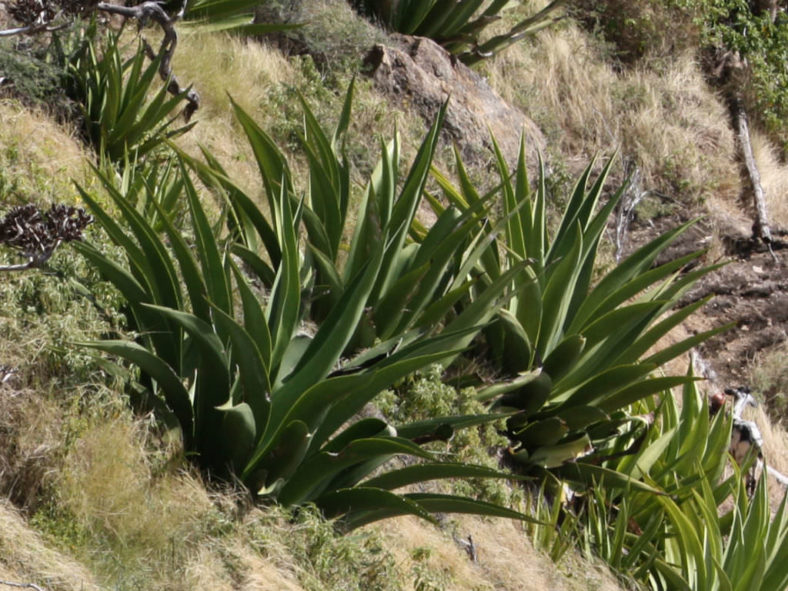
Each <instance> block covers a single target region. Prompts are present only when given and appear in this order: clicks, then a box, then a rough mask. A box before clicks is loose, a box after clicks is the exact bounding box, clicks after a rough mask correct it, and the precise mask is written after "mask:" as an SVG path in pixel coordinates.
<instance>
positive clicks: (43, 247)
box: [0, 203, 93, 270]
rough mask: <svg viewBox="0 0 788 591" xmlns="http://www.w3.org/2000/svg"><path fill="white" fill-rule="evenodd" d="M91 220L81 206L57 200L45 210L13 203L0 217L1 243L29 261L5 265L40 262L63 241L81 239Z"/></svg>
mask: <svg viewBox="0 0 788 591" xmlns="http://www.w3.org/2000/svg"><path fill="white" fill-rule="evenodd" d="M92 221H93V217H92V216H90V215H88V214H87V213H86V212H85V210H84V209H82V208H76V207H71V206H68V205H63V204H60V203H58V204H53V205H52V207H51V208H50V209H49V211H47V212H42V211H41V210H39V209H38V208H37V207H36V206H35V205H32V204H27V205H22V206H20V207H14V208H13V209H12V210H11V211H9V212H8V214H6V216H5V217H4V218H3V219H2V221H0V244H2V245H4V246H7V247H9V248H13V249H14V250H16V251H18V252H19V253H20V254H21V255H22V256H23V257H25V258H27V260H28V262H27V263H26V264H25V265H18V266H14V267H6V269H7V270H16V269H22V268H29V267H37V266H40V265H42V264H43V263H45V262H46V261H47V260H48V259H49V257H51V256H52V253H53V252H54V250H55V249H56V248H57V247H58V246H59V245H60V244H61V243H62V242H70V241H72V240H80V239H81V238H82V231H83V230H84V229H85V228H86V227H87V226H88V224H90V223H91V222H92Z"/></svg>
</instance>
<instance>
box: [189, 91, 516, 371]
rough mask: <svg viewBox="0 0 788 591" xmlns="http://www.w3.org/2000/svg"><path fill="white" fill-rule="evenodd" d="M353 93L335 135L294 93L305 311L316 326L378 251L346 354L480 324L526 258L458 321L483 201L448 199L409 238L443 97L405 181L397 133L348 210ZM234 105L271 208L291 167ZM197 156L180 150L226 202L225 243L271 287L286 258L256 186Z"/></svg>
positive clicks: (476, 251)
mask: <svg viewBox="0 0 788 591" xmlns="http://www.w3.org/2000/svg"><path fill="white" fill-rule="evenodd" d="M352 96H353V86H352V84H351V86H350V88H349V89H348V93H347V96H346V99H345V104H344V107H343V109H342V113H341V115H340V117H339V122H338V124H337V127H336V129H335V130H334V131H333V133H332V134H328V133H326V132H325V131H324V130H323V129H322V128H321V126H320V125H319V123H318V122H317V120H316V119H315V117H314V115H313V113H312V112H311V110H310V109H309V106H308V105H307V104H306V102H303V101H302V103H303V109H304V121H305V129H304V134H303V135H302V138H301V140H302V146H303V149H304V152H305V153H306V155H307V160H308V162H309V188H308V191H307V194H306V196H305V198H304V199H303V201H298V202H297V201H295V200H292V206H293V207H298V208H299V212H300V216H301V219H302V221H303V224H304V227H305V230H306V242H307V244H306V247H307V248H306V253H305V259H304V269H305V271H304V272H302V273H301V275H300V280H301V283H300V284H299V286H298V289H299V290H300V293H301V299H302V302H303V308H304V313H305V316H306V317H307V318H308V319H309V320H310V321H312V322H315V323H322V322H324V321H325V320H326V319H327V314H328V313H329V311H330V310H332V309H333V308H334V307H335V306H336V305H337V304H338V302H339V301H340V300H341V299H342V298H343V297H344V296H345V293H346V292H347V291H348V289H350V288H351V287H352V285H353V281H354V278H355V277H356V276H357V275H358V274H359V273H360V272H362V271H363V269H364V268H365V267H366V266H368V264H369V261H370V260H373V259H374V257H375V256H376V254H375V253H376V252H377V250H378V249H380V248H383V253H382V255H381V256H382V261H381V269H380V272H379V274H378V277H377V278H376V280H375V283H374V285H373V286H372V288H371V290H370V293H369V296H368V297H367V300H366V308H365V311H364V314H363V315H362V316H360V317H359V318H358V320H357V324H356V325H355V326H354V327H353V338H352V339H351V341H350V342H349V343H348V348H347V350H346V351H345V354H346V355H351V354H352V353H353V352H354V351H357V350H359V349H362V348H367V347H371V346H373V345H374V343H376V342H380V341H383V342H387V341H390V340H391V339H395V338H396V341H397V342H398V343H399V346H403V345H405V344H408V343H411V342H413V341H414V340H415V339H417V338H421V336H422V335H423V334H425V332H426V333H429V332H430V331H431V330H433V329H434V328H435V327H438V326H443V325H445V326H446V329H448V330H460V329H465V328H469V327H470V326H471V325H472V324H483V323H485V322H486V321H487V320H489V319H490V318H492V316H493V315H494V310H495V306H494V302H495V301H496V299H497V298H499V297H500V295H501V293H502V291H503V290H504V287H505V286H507V285H508V284H509V282H510V280H511V279H512V278H513V277H514V276H516V275H517V274H519V273H521V272H522V271H523V268H524V266H525V263H521V264H515V265H512V268H511V269H508V270H507V271H506V272H505V273H503V274H501V276H500V277H498V278H497V279H496V280H495V281H493V282H490V283H489V284H488V285H487V286H485V289H478V290H477V295H476V297H475V299H474V301H473V303H471V304H470V305H468V306H466V307H465V308H464V311H463V314H462V317H461V318H460V317H459V316H457V314H456V312H455V304H457V302H458V301H459V300H460V299H461V298H463V297H464V296H465V295H466V294H467V293H468V291H469V289H470V287H471V285H472V283H473V279H471V278H469V274H468V270H469V269H471V268H472V267H473V266H474V265H475V264H476V261H477V260H478V257H479V256H481V254H482V252H484V248H481V247H479V246H478V243H479V241H480V239H481V237H482V235H481V231H482V229H486V226H484V224H483V222H482V219H483V216H484V215H485V209H484V207H483V205H484V204H483V203H480V204H479V205H478V206H477V207H470V208H466V210H465V211H462V212H461V211H460V210H459V209H458V208H456V207H449V208H446V209H445V210H444V211H442V212H441V215H440V216H439V219H438V221H437V222H436V223H435V224H434V225H433V226H432V227H431V228H430V229H429V230H427V231H424V232H423V233H422V235H421V239H420V240H418V241H414V240H411V238H410V234H411V230H412V229H413V228H414V225H416V214H417V212H418V209H419V204H420V203H421V201H422V197H423V194H424V186H425V183H426V182H427V179H428V176H429V171H430V165H431V163H432V160H433V156H434V153H435V149H436V146H437V142H438V132H439V129H440V126H441V124H442V121H443V118H444V115H445V105H444V107H443V108H441V109H440V111H439V112H438V114H437V116H436V119H435V122H434V124H433V125H432V127H431V128H430V130H429V132H428V133H427V136H426V137H425V140H424V142H423V143H422V145H421V148H420V149H419V152H418V153H417V155H416V157H415V158H414V161H413V164H412V166H411V167H410V169H409V171H408V172H407V175H404V176H405V178H404V181H403V182H400V177H401V172H400V142H399V137H398V136H395V138H394V139H393V140H392V141H391V142H389V143H388V144H381V158H380V161H379V163H378V166H377V167H376V169H375V171H374V172H373V175H372V179H371V182H370V183H369V185H368V186H367V189H366V191H365V194H364V197H363V199H362V202H361V204H360V206H359V208H358V211H357V212H349V203H350V201H351V195H350V176H349V165H348V163H347V158H346V157H345V155H344V150H343V148H342V140H341V138H342V137H344V133H345V131H346V128H347V125H348V122H349V120H350V115H351V105H352ZM234 108H235V111H236V115H237V117H238V120H239V121H240V123H241V125H242V127H243V129H244V131H245V132H246V134H247V137H248V139H249V143H250V145H251V147H252V150H253V152H254V154H255V156H256V158H257V162H258V165H259V169H260V175H261V179H262V184H263V186H264V188H265V193H266V197H267V201H268V205H269V208H270V209H271V210H274V209H275V208H276V207H277V199H278V195H279V194H280V193H281V192H282V191H286V192H287V193H288V194H292V193H293V183H292V176H293V175H292V173H291V171H290V168H289V165H288V163H287V159H286V158H285V157H284V155H283V154H282V153H281V151H279V150H278V148H277V147H276V145H275V143H274V142H273V140H272V139H271V138H270V137H269V136H268V135H267V134H266V133H265V132H264V131H263V130H262V129H260V127H259V126H257V125H256V124H255V123H254V121H253V120H252V118H251V117H249V116H248V115H247V114H246V113H245V112H244V111H243V110H242V109H241V108H240V107H238V106H237V105H235V106H234ZM205 156H206V162H207V164H204V163H200V162H199V161H197V160H195V159H192V158H188V157H186V156H184V158H185V159H186V160H187V162H188V163H189V164H190V166H192V167H193V169H194V170H195V171H196V172H197V174H199V176H200V178H201V179H202V180H203V181H204V182H205V183H206V184H207V185H209V186H213V187H214V188H216V189H217V190H219V192H220V194H221V195H222V196H223V198H224V199H226V200H227V202H228V203H229V204H230V215H229V220H230V227H231V229H232V231H233V232H234V233H235V235H236V237H237V238H236V241H235V243H234V244H233V245H232V246H231V249H232V252H233V254H235V255H236V256H238V257H240V258H241V259H243V260H244V262H245V263H246V264H247V265H248V267H249V268H250V269H254V272H255V273H256V275H257V278H258V280H259V281H260V282H261V283H262V284H263V285H264V286H266V287H267V288H269V289H270V288H272V287H273V282H274V279H275V272H274V268H275V267H276V266H277V265H278V264H279V263H280V261H281V257H282V252H281V248H280V246H279V245H280V242H281V236H280V234H281V228H277V227H274V226H272V225H271V224H269V223H268V222H267V220H266V219H265V218H264V217H263V216H262V215H260V213H259V211H258V210H257V209H256V206H255V205H254V199H253V197H252V195H251V194H250V193H248V192H247V191H245V190H244V189H242V188H241V187H239V186H238V185H237V184H235V183H234V182H233V181H232V180H231V179H230V178H229V176H228V175H227V173H226V172H225V171H224V169H223V168H222V166H221V164H220V163H219V162H217V160H216V159H215V158H213V157H212V156H211V155H210V154H208V153H205ZM400 185H401V188H398V187H400ZM349 214H353V215H349ZM485 235H486V234H485ZM293 289H294V290H295V289H296V288H295V285H294V287H293ZM470 336H471V335H469V336H468V338H467V339H465V340H464V341H463V342H464V343H465V345H467V344H468V343H470V340H471V338H470Z"/></svg>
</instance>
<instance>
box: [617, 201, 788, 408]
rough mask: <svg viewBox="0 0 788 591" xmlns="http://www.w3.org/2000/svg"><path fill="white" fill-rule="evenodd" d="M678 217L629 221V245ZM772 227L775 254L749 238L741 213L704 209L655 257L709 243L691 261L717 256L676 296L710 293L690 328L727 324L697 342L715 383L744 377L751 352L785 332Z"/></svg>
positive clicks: (787, 284)
mask: <svg viewBox="0 0 788 591" xmlns="http://www.w3.org/2000/svg"><path fill="white" fill-rule="evenodd" d="M683 217H684V216H683V215H671V216H664V217H661V218H658V219H652V220H650V221H649V222H648V224H639V225H638V226H637V227H635V228H633V229H632V232H631V240H632V243H631V246H630V250H632V249H634V248H635V247H636V246H638V245H640V244H644V243H645V242H646V241H647V240H650V239H652V238H654V237H655V236H657V235H659V234H662V233H664V232H666V231H668V230H670V229H671V228H674V227H676V225H678V224H680V223H683V222H684V221H686V220H685V219H682V218H683ZM773 233H774V238H775V241H774V243H773V245H772V249H773V252H774V255H772V253H770V252H769V250H768V249H767V248H766V246H765V245H764V244H763V243H761V242H759V241H755V240H753V239H752V238H751V236H750V235H749V228H748V227H747V224H746V218H744V219H739V216H736V215H733V216H731V213H730V212H725V211H716V212H711V213H710V214H707V217H706V218H704V219H703V220H701V221H699V222H698V223H696V225H695V226H693V227H692V228H690V229H689V230H688V231H687V232H685V233H684V234H683V235H682V236H681V237H680V238H679V239H678V240H677V241H676V242H675V243H674V244H673V245H672V246H671V247H670V248H669V249H668V250H667V251H666V252H665V253H663V255H662V257H661V258H662V259H663V260H669V259H673V258H676V257H678V256H682V255H684V254H687V253H689V252H692V251H695V250H698V249H708V252H707V254H706V255H705V256H704V257H702V258H701V259H700V260H699V261H698V264H704V265H708V264H714V263H723V264H724V266H722V267H721V268H720V269H717V270H716V271H714V272H712V273H710V274H709V275H707V276H705V277H703V278H702V279H701V280H700V281H699V282H698V284H697V285H696V286H695V287H694V288H693V289H692V290H690V291H688V292H687V294H685V296H684V297H683V298H682V301H681V304H682V305H684V304H688V303H690V302H693V301H697V300H698V299H701V298H704V297H706V296H708V295H712V296H713V298H712V300H711V301H710V302H709V304H708V305H706V306H705V307H704V308H702V309H701V310H699V311H698V312H697V313H695V314H694V315H693V316H692V317H690V318H689V319H688V320H687V322H686V323H685V325H684V328H685V329H686V330H687V331H688V332H689V333H690V334H693V333H700V332H703V331H706V330H709V329H711V328H714V327H717V326H721V325H724V324H731V325H732V327H731V328H730V329H729V330H727V331H725V332H723V333H721V334H719V335H717V336H715V337H713V338H711V339H709V340H708V341H706V342H705V343H704V344H703V345H701V346H700V347H698V352H699V353H700V355H701V357H702V358H703V359H704V360H705V361H706V362H707V364H708V365H709V367H710V368H711V369H712V371H713V375H712V387H714V388H725V387H729V386H737V385H744V384H747V385H749V382H750V380H751V377H750V371H751V367H752V362H753V360H755V359H756V358H759V357H760V356H761V355H763V354H766V353H768V352H770V351H773V350H776V349H777V348H779V347H780V346H781V345H782V344H783V343H784V342H785V341H786V340H788V232H785V231H781V230H779V229H778V230H776V231H774V230H773ZM775 257H776V261H775ZM786 363H788V359H786ZM759 394H760V393H759Z"/></svg>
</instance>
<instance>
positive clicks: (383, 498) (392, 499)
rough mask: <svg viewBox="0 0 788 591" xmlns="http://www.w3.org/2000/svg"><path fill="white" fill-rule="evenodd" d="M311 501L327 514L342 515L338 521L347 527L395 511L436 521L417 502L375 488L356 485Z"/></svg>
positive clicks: (385, 515) (373, 519) (390, 514)
mask: <svg viewBox="0 0 788 591" xmlns="http://www.w3.org/2000/svg"><path fill="white" fill-rule="evenodd" d="M315 504H316V505H317V507H318V508H320V509H321V510H322V511H323V513H324V514H325V516H326V517H328V518H333V517H339V516H344V517H343V519H342V525H343V526H344V528H345V529H347V530H353V529H356V528H358V527H361V526H362V525H367V524H368V523H372V522H374V521H378V520H380V519H387V518H389V517H396V516H398V515H415V516H417V517H421V518H422V519H426V520H427V521H429V522H431V523H437V521H436V520H435V518H434V517H432V515H430V513H429V511H427V510H425V509H424V508H422V507H421V506H420V505H419V504H418V503H416V502H414V501H411V500H409V499H407V498H404V497H401V496H400V495H396V494H394V493H392V492H389V491H387V490H382V489H378V488H367V487H360V486H357V487H353V488H346V489H340V490H336V491H332V492H330V493H327V494H325V495H323V496H321V497H320V498H318V499H317V500H316V501H315Z"/></svg>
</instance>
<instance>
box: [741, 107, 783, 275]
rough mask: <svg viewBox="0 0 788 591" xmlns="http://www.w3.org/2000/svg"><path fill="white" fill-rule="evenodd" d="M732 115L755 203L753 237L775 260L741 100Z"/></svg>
mask: <svg viewBox="0 0 788 591" xmlns="http://www.w3.org/2000/svg"><path fill="white" fill-rule="evenodd" d="M732 114H733V119H734V124H735V127H736V137H737V139H738V141H739V148H740V150H741V155H742V159H743V160H744V166H745V168H746V170H747V177H748V179H749V182H750V188H751V189H752V193H753V199H754V202H755V223H754V224H753V228H752V229H753V235H754V237H755V238H759V239H761V240H762V241H763V242H764V243H765V244H766V245H767V246H768V247H769V252H771V253H772V257H773V258H774V257H775V254H774V251H772V248H771V244H772V233H771V230H770V229H769V216H768V214H767V211H766V197H765V195H764V192H763V185H762V184H761V174H760V172H759V171H758V165H757V163H756V162H755V155H754V153H753V151H752V142H751V141H750V128H749V125H748V123H747V113H746V112H745V110H744V107H743V106H742V103H741V100H739V99H735V100H734V101H733V105H732ZM775 261H776V258H775Z"/></svg>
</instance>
